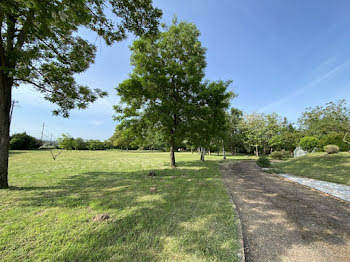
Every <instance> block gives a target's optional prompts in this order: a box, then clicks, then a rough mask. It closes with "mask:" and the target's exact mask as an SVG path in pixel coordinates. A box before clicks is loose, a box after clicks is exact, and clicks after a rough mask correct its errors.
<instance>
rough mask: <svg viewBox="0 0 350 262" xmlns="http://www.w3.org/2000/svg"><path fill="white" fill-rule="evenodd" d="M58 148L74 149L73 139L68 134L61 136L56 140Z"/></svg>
mask: <svg viewBox="0 0 350 262" xmlns="http://www.w3.org/2000/svg"><path fill="white" fill-rule="evenodd" d="M57 142H58V146H59V148H62V149H65V150H72V149H73V148H74V138H73V137H71V136H70V135H68V134H62V137H60V138H58V139H57Z"/></svg>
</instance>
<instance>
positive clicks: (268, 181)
mask: <svg viewBox="0 0 350 262" xmlns="http://www.w3.org/2000/svg"><path fill="white" fill-rule="evenodd" d="M221 172H222V174H223V178H224V181H225V184H226V186H227V188H228V191H229V193H230V194H231V195H232V198H233V200H234V202H235V204H236V206H237V210H238V213H239V216H240V218H241V222H242V231H243V240H244V249H245V256H246V261H308V262H309V261H317V262H320V261H327V262H331V261H350V204H349V203H346V202H341V201H339V200H337V199H334V198H331V197H329V196H326V195H324V194H321V193H319V192H318V191H314V190H311V189H308V188H306V187H304V186H301V185H298V184H296V183H293V182H290V181H287V180H286V179H283V178H281V177H279V176H277V175H271V174H267V173H264V172H262V171H261V170H260V169H258V168H257V167H256V166H255V161H242V162H236V163H232V164H229V165H222V166H221Z"/></svg>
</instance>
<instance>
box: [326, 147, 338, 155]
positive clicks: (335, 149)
mask: <svg viewBox="0 0 350 262" xmlns="http://www.w3.org/2000/svg"><path fill="white" fill-rule="evenodd" d="M324 151H326V152H327V153H328V154H336V153H338V152H339V146H337V145H327V146H325V147H324Z"/></svg>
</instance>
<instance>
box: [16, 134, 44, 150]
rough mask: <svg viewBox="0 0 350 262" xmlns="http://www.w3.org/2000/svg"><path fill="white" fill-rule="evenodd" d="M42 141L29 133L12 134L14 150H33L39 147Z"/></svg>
mask: <svg viewBox="0 0 350 262" xmlns="http://www.w3.org/2000/svg"><path fill="white" fill-rule="evenodd" d="M41 145H42V142H41V141H40V140H38V139H36V138H35V137H32V136H30V135H27V133H25V132H24V133H17V134H14V135H12V136H11V140H10V149H12V150H31V149H38V148H39V147H40V146H41Z"/></svg>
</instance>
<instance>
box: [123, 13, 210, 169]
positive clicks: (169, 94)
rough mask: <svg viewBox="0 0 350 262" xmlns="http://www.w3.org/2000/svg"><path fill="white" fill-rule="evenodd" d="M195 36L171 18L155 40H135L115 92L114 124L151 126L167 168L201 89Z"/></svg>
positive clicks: (201, 54) (201, 63)
mask: <svg viewBox="0 0 350 262" xmlns="http://www.w3.org/2000/svg"><path fill="white" fill-rule="evenodd" d="M199 35H200V33H199V31H198V29H197V28H196V26H195V25H193V24H191V23H186V22H180V23H177V21H176V19H174V21H173V24H172V25H170V26H169V27H168V28H165V30H164V31H163V32H161V33H160V34H159V35H158V36H157V37H156V38H153V39H152V38H147V37H141V38H140V39H138V40H136V41H135V42H134V43H133V45H132V47H131V50H132V56H131V63H132V65H133V66H134V70H133V72H132V73H131V74H130V78H129V79H127V80H125V81H124V82H123V83H121V84H120V85H119V86H118V87H117V94H118V95H119V96H120V97H121V102H123V103H124V105H123V106H120V107H117V108H116V110H117V113H119V114H120V117H121V118H120V119H129V120H130V119H133V118H135V119H140V118H142V119H147V123H149V125H153V126H156V127H157V128H158V130H159V131H160V132H161V133H162V135H163V137H164V139H165V141H166V142H167V144H168V146H169V148H170V166H171V167H175V150H176V147H177V145H178V144H179V143H180V142H182V141H183V140H184V138H185V135H186V133H187V131H188V130H187V128H188V126H189V122H191V121H192V119H193V118H194V112H195V109H196V107H197V105H198V104H197V97H198V95H199V93H200V92H201V89H202V79H203V77H204V69H205V66H206V61H205V51H206V50H205V48H204V47H202V45H201V42H200V41H199Z"/></svg>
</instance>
